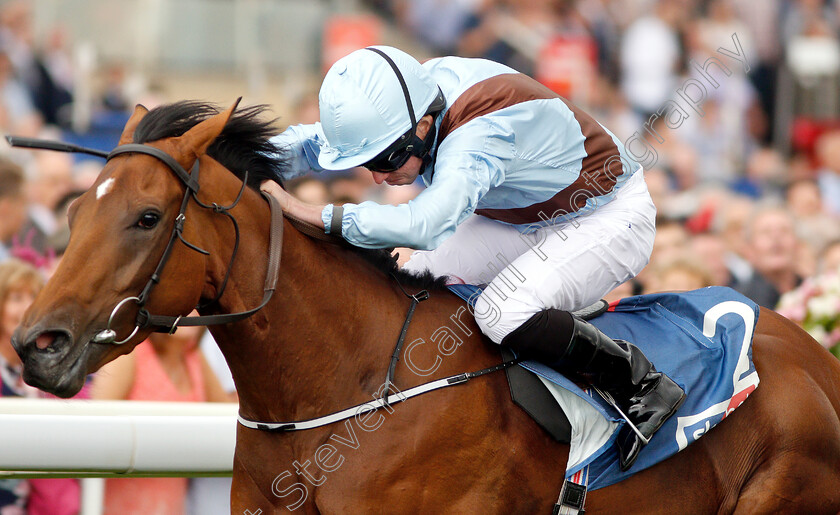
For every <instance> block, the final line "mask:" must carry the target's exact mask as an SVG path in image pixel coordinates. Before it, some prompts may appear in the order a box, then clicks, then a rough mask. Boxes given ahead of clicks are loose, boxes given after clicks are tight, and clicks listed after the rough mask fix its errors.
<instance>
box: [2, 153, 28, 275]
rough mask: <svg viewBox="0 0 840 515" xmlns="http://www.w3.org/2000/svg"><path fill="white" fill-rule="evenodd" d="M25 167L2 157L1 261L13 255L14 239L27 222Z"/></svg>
mask: <svg viewBox="0 0 840 515" xmlns="http://www.w3.org/2000/svg"><path fill="white" fill-rule="evenodd" d="M23 189H24V176H23V169H21V168H20V167H19V166H18V165H16V164H15V163H13V162H12V161H10V160H8V159H6V158H4V157H0V262H2V261H5V260H6V259H8V258H9V257H10V256H11V248H12V240H13V238H14V237H15V235H17V234H18V233H19V232H20V230H21V228H22V227H23V224H24V223H25V222H26V196H25V194H24V191H23Z"/></svg>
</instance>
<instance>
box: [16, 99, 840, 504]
mask: <svg viewBox="0 0 840 515" xmlns="http://www.w3.org/2000/svg"><path fill="white" fill-rule="evenodd" d="M234 108H235V105H234V106H233V107H231V108H229V109H227V110H225V111H221V110H219V109H217V108H215V107H214V106H212V105H209V104H200V103H195V102H182V103H176V104H173V105H169V106H163V107H160V108H157V109H155V110H153V111H150V112H147V111H146V109H145V108H143V107H142V106H138V107H137V108H136V110H135V112H134V114H133V115H132V117H131V118H130V120H129V121H128V123H127V125H126V127H125V129H124V132H123V134H122V136H121V139H120V145H121V146H123V145H128V144H143V145H145V146H146V147H148V148H153V149H157V150H158V151H160V152H157V151H156V152H157V154H155V155H150V154H151V151H150V152H141V151H132V150H130V148H128V147H122V148H123V149H124V150H126V151H125V152H122V153H117V154H112V155H111V158H110V159H109V160H108V161H107V163H106V165H105V166H104V168H103V169H102V172H101V173H100V175H99V177H98V178H97V180H96V182H95V184H94V185H93V186H92V187H91V189H90V190H89V191H87V192H86V193H85V194H84V195H82V196H81V197H80V198H79V199H78V200H76V201H75V203H74V204H73V205H72V206H71V209H70V213H69V214H70V220H71V227H72V233H71V234H72V236H71V239H70V244H69V246H68V248H67V251H66V253H65V255H64V257H63V259H62V261H61V263H60V266H59V267H58V268H57V270H56V271H55V274H54V275H53V277H52V278H51V279H50V280H49V282H48V284H47V285H46V287H45V288H44V289H43V290H42V291H41V293H40V294H39V295H38V297H37V298H36V300H35V302H34V304H33V305H32V306H31V307H30V308H29V310H28V312H27V314H26V315H25V317H24V320H23V322H22V324H21V326H20V327H19V328H18V330H17V331H16V333H15V337H14V346H15V348H16V350H17V352H18V353H19V354H20V356H21V358H22V359H23V362H24V378H25V380H26V381H27V382H28V383H29V384H31V385H33V386H36V387H38V388H40V389H42V390H45V391H48V392H51V393H54V394H56V395H58V396H61V397H69V396H71V395H73V394H74V393H76V392H77V391H78V390H79V389H80V388H81V386H82V385H83V382H84V380H85V376H86V375H87V374H90V373H93V372H95V371H96V370H97V369H99V368H100V367H101V366H102V365H104V364H105V363H107V362H109V361H111V360H113V359H115V358H116V357H118V356H119V355H121V354H126V353H129V352H131V350H132V349H133V348H134V347H135V346H136V345H137V343H138V342H140V341H142V340H143V339H144V338H145V337H146V336H147V335H148V334H149V332H150V331H151V328H149V327H145V328H144V327H139V329H138V326H141V325H142V324H139V323H138V322H137V320H136V318H135V317H136V315H137V313H138V311H139V310H140V306H139V305H138V303H137V302H136V301H133V300H132V301H129V302H127V303H122V304H121V301H123V300H124V299H130V298H134V297H135V296H137V295H138V293H139V292H140V291H141V290H144V289H147V288H146V287H147V286H148V285H149V284H152V283H153V284H154V285H155V286H154V288H152V289H151V290H149V291H148V292H147V296H146V297H147V298H146V299H145V300H144V306H143V309H145V310H147V311H148V312H149V313H150V314H162V315H160V316H168V317H171V318H170V319H171V320H177V318H176V317H178V316H181V315H186V314H187V313H189V312H190V311H191V310H192V309H193V308H194V307H195V306H196V305H199V306H200V309H199V312H200V313H201V314H202V315H203V316H215V315H220V314H225V313H240V312H245V311H248V310H251V309H253V308H255V307H257V306H259V305H260V304H261V302H262V300H261V299H265V298H266V296H265V293H264V289H265V288H264V284H265V277H266V274H268V273H269V272H270V270H269V263H268V261H269V255H270V254H271V252H270V246H271V245H270V241H269V240H270V232H271V226H272V222H271V219H272V215H271V209H270V207H269V203H267V202H266V200H265V199H264V198H263V197H262V196H261V195H260V193H259V192H258V184H259V182H260V180H261V179H263V178H271V177H274V171H275V170H276V167H277V166H282V161H278V158H277V156H273V155H271V152H272V148H273V147H271V145H270V144H269V143H268V142H267V138H268V137H269V136H271V135H273V133H274V132H273V131H274V130H273V129H272V127H271V122H265V121H261V117H262V111H263V110H264V108H263V107H260V106H254V107H249V108H246V109H243V110H240V111H238V112H236V113H235V114H233V113H234ZM118 148H121V147H118ZM135 148H136V147H135ZM161 153H163V154H165V155H166V156H171V158H172V159H174V161H175V162H177V163H176V164H177V166H178V167H180V168H182V169H183V170H191V169H192V172H191V173H190V174H189V175H188V176H187V177H186V178H184V177H183V176H182V175H183V173H184V172H183V170H182V171H181V172H179V173H177V174H176V173H173V171H174V170H175V168H174V167H173V166H172V165H171V164H168V163H166V162H165V161H164V159H163V158H161V157H159V154H161ZM196 163H197V164H198V167H197V168H195V166H194V165H195V164H196ZM199 170H200V174H199V173H198V171H199ZM246 171H248V172H249V173H248V179H247V181H246V182H247V183H248V186H249V187H244V186H243V179H244V178H245V172H246ZM195 179H197V181H196V183H197V184H194V185H193V186H194V187H196V188H198V187H199V186H200V191H198V192H196V193H195V196H194V197H192V198H190V191H189V188H188V186H187V185H186V184H185V183H186V182H188V181H190V180H195ZM238 196H239V197H240V198H239V200H238V202H237V197H238ZM184 199H186V200H184ZM199 201H200V202H201V204H199ZM182 203H185V204H186V205H185V207H184V208H183V209H182V211H179V205H180V204H182ZM202 205H205V206H211V209H205V208H203V207H202ZM181 212H182V214H183V216H179V213H181ZM223 213H227V214H229V215H230V216H222V214H223ZM231 217H232V218H231ZM232 219H235V221H236V224H235V223H232V221H231V220H232ZM280 223H282V229H283V235H282V263H281V264H280V266H279V271H278V272H277V280H276V288H274V290H275V293H274V295H273V297H271V298H270V301H268V303H267V304H266V305H265V306H264V307H263V308H262V309H261V310H259V311H257V312H256V313H255V314H253V315H252V316H250V317H247V318H243V319H241V320H238V321H235V322H231V323H227V324H223V325H215V326H212V327H211V329H210V330H211V332H212V334H213V336H214V338H215V340H216V341H217V342H218V345H219V347H220V348H221V351H222V352H223V354H224V356H225V358H226V360H227V363H228V365H229V366H230V370H231V372H232V374H233V378H234V381H235V383H236V389H237V391H238V393H239V402H240V414H241V416H242V417H244V418H246V419H249V420H258V421H299V420H307V419H313V418H317V417H321V416H324V415H327V414H330V413H334V412H337V411H340V410H343V409H345V408H348V407H351V406H355V405H359V404H361V403H365V402H368V401H371V396H373V395H376V394H377V392H380V394H381V387H382V384H383V383H382V379H383V377H385V374H386V370H387V369H388V358H389V356H390V353H391V352H392V349H393V346H394V343H395V342H396V340H397V338H398V336H399V334H400V332H401V329H402V325H403V322H404V320H405V317H406V312H407V310H408V307H409V306H410V304H411V302H412V301H411V299H409V298H408V297H407V296H406V295H405V294H404V292H403V291H402V289H403V288H405V289H407V290H408V291H415V290H417V289H418V288H420V287H424V288H427V289H428V291H429V292H430V297H431V298H430V299H429V300H427V301H426V302H424V303H422V304H420V305H419V306H418V307H417V309H416V312H415V314H414V318H413V321H412V323H411V324H410V326H409V328H408V331H407V335H406V339H405V341H406V342H412V343H413V344H414V345H413V346H412V347H411V352H410V353H409V352H406V353H405V354H404V355H403V356H402V357H403V360H402V361H401V362H400V364H399V366H397V368H396V373H395V375H394V385H395V386H396V387H397V388H399V389H401V390H405V389H408V388H411V387H413V386H417V385H420V384H424V383H427V382H428V381H430V380H434V379H439V378H442V377H447V376H452V375H455V374H460V373H463V372H468V371H474V370H478V369H483V368H485V367H492V366H494V365H497V364H499V362H500V356H499V351H498V349H497V348H494V347H495V346H493V345H490V344H488V342H487V341H486V340H485V339H484V338H483V337H482V336H481V332H480V331H479V329H478V327H477V325H476V324H475V323H474V321H472V317H471V316H469V312H466V314H465V310H464V304H463V302H462V301H461V300H460V299H458V298H457V297H456V296H455V295H453V294H451V293H449V292H448V291H446V290H445V289H443V288H442V287H441V285H440V283H439V282H430V281H429V280H428V278H414V279H411V278H406V277H404V276H402V275H400V274H399V273H398V272H396V270H395V267H396V265H395V264H394V263H393V262H392V261H389V258H388V257H387V256H385V257H384V259H380V261H381V262H380V263H378V264H376V263H374V262H373V261H375V259H372V257H374V258H376V257H378V258H382V257H383V254H382V253H377V252H373V251H364V250H359V249H353V248H348V247H347V246H340V245H335V244H333V243H329V242H324V241H320V240H317V239H315V238H312V237H309V236H307V235H305V234H303V233H302V232H301V231H299V230H298V229H297V228H296V227H295V226H293V225H292V224H291V222H290V221H289V220H288V219H284V220H282V221H281V222H280ZM235 225H238V231H239V232H241V236H242V237H241V239H238V238H237V236H238V235H237V230H236V229H235V227H234V226H235ZM173 227H176V228H178V227H180V228H181V231H180V232H179V234H178V238H176V237H175V235H174V234H175V232H173V229H172V228H173ZM176 232H177V231H176ZM170 240H171V241H172V242H173V243H171V244H170ZM235 242H238V245H236V244H235ZM168 247H170V248H168ZM200 250H203V251H205V252H206V253H204V252H200ZM164 254H166V255H168V256H169V259H168V261H167V260H166V259H162V256H164ZM161 262H164V263H165V266H163V267H162V270H158V271H157V272H156V266H157V264H158V263H161ZM153 275H155V276H156V277H154V279H153V280H152V281H150V278H151V277H152V276H153ZM394 275H396V276H397V278H398V279H399V281H400V282H401V283H402V284H400V282H398V281H396V280H395V279H394ZM412 281H413V282H412ZM144 285H145V286H144ZM412 289H414V290H412ZM118 304H121V305H120V307H119V308H118V309H116V310H115V306H117V305H118ZM456 325H457V326H458V327H459V328H460V331H461V336H460V337H459V341H460V344H457V343H452V342H454V341H455V340H454V339H453V340H448V342H449V343H448V344H447V345H437V346H435V345H434V344H433V343H432V342H433V341H435V340H434V338H432V335H434V334H435V332H436V331H438V330H439V329H441V328H442V327H443V326H448V327H450V329H451V328H452V327H455V326H456ZM106 328H107V329H108V330H112V331H114V334H112V335H111V339H110V340H109V339H108V338H107V337H104V338H103V337H101V334H102V332H103V329H106ZM133 328H134V329H137V330H136V333H135V332H133ZM663 337H667V335H663ZM430 338H432V339H431V340H430ZM114 340H121V341H123V340H126V341H125V342H124V343H123V344H121V345H113V344H109V343H107V342H108V341H114ZM418 342H419V343H418ZM406 351H408V347H406ZM753 352H754V361H755V366H756V369H757V370H758V373H759V375H760V377H761V385H760V386H759V388H758V389H757V390H756V391H755V392H754V393H753V394H752V395H751V396H750V397H749V398H748V399H747V401H746V402H745V403H744V404H743V405H742V406H741V407H740V408H739V409H737V410H736V411H735V412H734V413H732V414H731V415H730V416H728V417H727V418H726V419H725V420H723V421H722V422H721V423H720V424H719V425H718V426H717V427H716V428H714V429H713V430H712V431H710V432H709V434H707V435H705V436H704V437H702V438H700V439H699V440H698V441H697V442H695V443H693V444H692V445H690V446H689V447H688V448H687V449H685V450H684V451H682V452H680V453H678V454H676V455H674V456H672V457H671V458H669V459H667V460H666V461H664V462H662V463H660V464H658V465H656V466H653V467H651V468H648V469H646V470H643V471H641V472H639V473H637V474H635V475H634V476H632V477H630V478H629V479H627V480H625V481H623V482H621V483H618V484H616V485H613V486H609V487H606V488H602V489H598V490H595V491H592V492H589V495H588V496H587V499H586V506H585V508H586V511H587V513H777V512H798V513H838V512H839V511H840V418H838V413H840V362H838V361H837V360H836V359H834V358H833V357H832V356H831V355H830V354H829V353H828V352H827V351H825V350H824V349H823V348H822V347H820V346H819V345H818V344H817V343H816V342H815V341H814V340H813V339H811V338H810V337H809V336H808V335H807V334H806V333H805V332H804V331H803V330H802V329H800V328H799V327H797V326H796V325H795V324H793V323H792V322H789V321H788V320H786V319H784V318H783V317H781V316H779V315H777V314H776V313H774V312H772V311H768V310H762V311H761V314H760V317H759V320H758V324H757V328H756V331H755V339H754V350H753ZM422 374H427V375H426V376H423V375H422ZM387 408H388V409H385V408H383V409H380V410H378V411H375V412H368V413H366V414H365V417H361V418H359V417H356V420H355V421H354V420H352V419H348V420H345V421H344V422H343V423H342V422H336V423H333V424H328V425H325V426H321V427H317V428H313V429H308V430H302V431H294V432H285V433H272V432H267V431H262V430H258V429H250V428H246V427H244V426H242V425H239V426H238V429H237V442H236V452H235V458H234V464H233V487H232V496H231V511H232V513H236V514H257V513H262V514H267V513H285V512H288V511H290V510H294V511H297V512H298V513H306V514H313V513H325V514H326V513H329V514H335V513H388V514H403V513H405V514H408V513H423V514H439V513H457V514H463V513H483V514H494V513H497V514H510V513H528V514H539V513H546V514H548V513H550V512H551V510H552V506H553V504H554V501H555V499H556V497H557V494H558V491H559V489H560V487H561V485H562V483H563V476H564V470H565V465H566V461H567V456H568V452H569V447H568V446H566V445H561V444H558V443H557V442H555V441H554V440H552V439H551V438H550V437H549V436H548V435H547V433H545V432H544V431H542V430H541V429H540V428H539V426H537V425H536V424H535V422H533V421H532V420H531V419H530V418H529V417H528V416H527V415H526V414H525V412H524V411H523V410H521V409H519V408H518V407H516V406H515V405H514V404H513V403H512V401H511V399H510V394H509V392H508V386H507V383H506V380H505V377H504V374H502V373H493V374H487V375H484V376H482V377H478V378H475V379H473V380H471V381H469V382H467V383H465V384H463V385H458V386H453V387H451V388H442V389H439V390H436V391H432V392H429V393H426V394H424V395H421V396H418V397H414V398H411V399H409V400H406V401H405V402H402V403H399V404H394V405H391V406H388V407H387ZM55 430H56V431H60V430H61V428H60V427H56V428H55Z"/></svg>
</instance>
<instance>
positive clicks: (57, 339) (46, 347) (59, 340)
mask: <svg viewBox="0 0 840 515" xmlns="http://www.w3.org/2000/svg"><path fill="white" fill-rule="evenodd" d="M67 341H68V338H67V335H66V334H65V333H63V332H61V331H46V332H43V333H41V334H39V335H38V337H37V338H35V347H36V348H37V349H38V350H39V351H41V352H47V353H54V352H58V351H59V350H60V349H61V347H62V346H63V344H64V343H66V342H67Z"/></svg>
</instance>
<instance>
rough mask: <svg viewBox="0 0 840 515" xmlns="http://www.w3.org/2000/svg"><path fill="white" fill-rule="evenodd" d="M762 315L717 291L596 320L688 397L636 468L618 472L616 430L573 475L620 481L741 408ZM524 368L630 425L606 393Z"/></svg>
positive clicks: (617, 310)
mask: <svg viewBox="0 0 840 515" xmlns="http://www.w3.org/2000/svg"><path fill="white" fill-rule="evenodd" d="M450 289H451V290H452V291H453V292H454V293H456V294H457V295H458V296H460V297H461V298H463V299H464V300H466V301H467V302H471V301H474V300H475V298H476V297H477V293H478V292H479V291H480V290H479V289H478V288H477V287H475V286H471V285H451V286H450ZM758 312H759V308H758V305H757V304H755V303H754V302H752V301H751V300H749V299H748V298H746V297H744V296H743V295H741V294H740V293H738V292H736V291H734V290H732V289H730V288H725V287H719V286H712V287H708V288H703V289H700V290H695V291H690V292H682V293H655V294H649V295H639V296H635V297H628V298H625V299H622V300H621V301H618V302H617V303H614V304H611V305H610V309H609V311H607V312H606V313H604V314H603V315H601V316H599V317H597V318H594V319H592V320H591V321H590V322H591V323H592V324H594V325H595V326H596V327H598V328H599V329H600V330H601V331H603V332H604V333H605V334H607V335H609V336H610V337H612V338H620V339H623V340H627V341H629V342H632V343H634V344H635V345H637V346H638V347H639V348H640V349H642V351H643V352H644V353H645V355H646V356H647V357H648V358H649V359H650V360H651V362H653V363H654V365H655V366H656V368H657V369H658V370H660V371H662V372H665V373H666V374H667V375H668V376H670V377H671V378H672V379H674V380H675V381H676V382H677V383H678V384H679V385H680V386H682V387H683V388H684V389H685V391H686V394H687V396H688V397H687V399H686V401H685V403H684V404H683V405H682V407H681V408H680V409H679V411H677V413H676V414H675V415H674V416H673V417H671V418H670V419H668V421H667V422H665V425H663V426H662V428H661V429H660V430H659V431H658V432H657V433H656V434H655V435H654V436H653V438H651V441H650V443H649V444H648V445H647V446H646V447H645V448H644V449H643V450H642V452H641V453H640V454H639V458H638V460H637V461H636V463H635V464H634V465H633V467H632V468H631V469H630V470H628V471H626V472H621V471H620V470H619V467H618V449H617V447H616V446H615V445H614V441H615V437H616V436H617V433H618V431H617V430H616V431H615V432H614V433H613V435H612V437H611V438H610V440H609V441H608V442H607V443H606V444H605V445H604V446H603V447H602V448H600V449H598V450H597V451H595V452H593V453H592V454H591V455H590V456H589V457H588V458H587V459H586V460H585V461H584V462H581V463H579V464H578V465H576V466H575V468H574V469H572V470H567V471H566V475H567V477H570V476H571V475H572V474H574V473H575V472H578V471H579V470H580V469H582V468H584V467H586V466H588V467H589V489H590V490H595V489H598V488H603V487H605V486H609V485H612V484H614V483H618V482H619V481H622V480H623V479H626V478H628V477H630V476H631V475H633V474H635V473H636V472H639V471H641V470H644V469H646V468H648V467H650V466H652V465H655V464H656V463H659V462H660V461H663V460H665V459H667V458H668V457H670V456H672V455H674V454H676V453H677V452H679V451H680V450H682V449H684V448H685V447H686V446H687V445H689V444H690V443H692V442H694V441H695V440H697V439H698V438H700V437H701V436H702V435H703V434H705V433H706V432H707V431H709V429H711V428H712V427H714V426H715V425H716V424H718V423H719V422H720V421H721V420H723V419H724V417H726V416H727V415H728V414H729V413H730V412H731V411H732V410H734V409H735V408H737V407H738V406H739V405H740V404H741V403H742V402H743V401H744V400H745V399H746V398H747V396H748V395H749V394H750V393H751V392H752V391H753V390H754V389H755V388H756V387H757V386H758V374H757V372H756V370H755V366H754V365H753V362H752V337H753V332H754V329H755V324H756V322H757V321H758ZM521 366H523V367H525V368H526V369H528V370H530V371H532V372H533V373H535V374H538V375H539V376H541V377H543V378H545V379H547V380H549V381H551V382H552V383H554V384H557V385H559V386H561V387H563V388H565V389H566V390H569V391H570V392H572V393H574V394H576V395H578V396H579V397H581V398H583V399H584V400H586V401H587V402H588V403H589V404H590V405H592V406H593V407H594V408H595V409H596V410H597V411H598V412H600V413H601V414H602V415H603V416H604V417H606V418H607V419H609V420H611V421H614V422H616V423H617V424H618V426H617V428H619V427H620V426H621V425H622V424H625V422H624V420H623V419H622V418H621V417H620V416H619V415H618V414H617V413H616V412H615V410H614V409H613V408H612V407H611V406H610V405H609V404H607V403H606V401H604V400H603V399H602V398H601V397H600V396H598V395H597V394H596V393H594V392H590V391H584V390H581V389H580V388H579V387H578V386H577V385H575V384H574V383H573V382H571V381H569V380H568V379H566V378H565V377H563V376H562V375H561V374H560V373H559V372H557V371H556V370H553V369H551V368H549V367H547V366H545V365H543V364H541V363H537V362H534V361H526V362H523V363H522V365H521Z"/></svg>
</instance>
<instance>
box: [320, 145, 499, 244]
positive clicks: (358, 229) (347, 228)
mask: <svg viewBox="0 0 840 515" xmlns="http://www.w3.org/2000/svg"><path fill="white" fill-rule="evenodd" d="M447 161H448V162H447ZM450 165H451V166H450ZM497 173H500V170H499V169H498V168H497V166H496V163H495V160H494V159H493V158H492V157H489V156H486V155H481V154H472V153H471V154H468V155H466V154H460V155H458V157H457V159H454V160H447V159H439V160H438V162H437V164H436V166H435V176H434V180H433V182H432V184H430V185H429V186H428V187H427V188H426V189H425V190H423V191H421V192H420V194H419V195H418V196H417V197H416V198H415V199H413V200H411V201H409V202H408V203H406V204H400V205H398V206H391V205H380V204H377V203H375V202H362V203H361V204H345V205H344V206H343V210H344V211H343V216H342V219H341V235H342V236H343V237H344V238H345V239H346V240H347V241H349V242H350V243H352V244H353V245H356V246H358V247H365V248H388V247H409V248H413V249H421V250H428V249H433V248H436V247H437V246H438V245H440V244H441V243H442V242H443V241H444V240H445V239H446V238H448V237H449V236H451V235H452V234H453V233H454V232H455V228H456V227H457V226H458V224H460V223H461V222H463V221H464V220H465V219H466V218H467V217H468V216H470V215H471V214H472V213H473V212H474V211H475V209H476V205H477V203H478V200H479V199H480V198H481V197H482V196H483V195H484V194H485V193H486V192H487V190H488V189H489V185H490V182H491V181H490V177H491V176H492V175H494V174H497ZM333 213H334V211H333V209H332V206H331V205H328V206H326V208H325V209H324V210H323V212H322V221H323V222H324V225H325V227H329V226H330V225H331V222H332V216H333Z"/></svg>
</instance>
